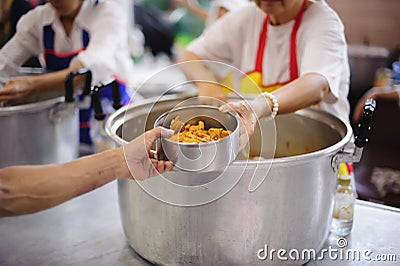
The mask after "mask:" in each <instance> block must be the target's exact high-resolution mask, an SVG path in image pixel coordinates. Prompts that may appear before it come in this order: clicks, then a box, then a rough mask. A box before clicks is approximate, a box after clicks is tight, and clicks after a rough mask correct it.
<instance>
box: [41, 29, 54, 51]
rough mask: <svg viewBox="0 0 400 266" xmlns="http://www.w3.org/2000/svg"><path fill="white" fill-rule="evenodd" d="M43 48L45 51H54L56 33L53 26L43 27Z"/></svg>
mask: <svg viewBox="0 0 400 266" xmlns="http://www.w3.org/2000/svg"><path fill="white" fill-rule="evenodd" d="M43 46H44V49H54V31H53V28H52V27H51V25H46V26H44V27H43Z"/></svg>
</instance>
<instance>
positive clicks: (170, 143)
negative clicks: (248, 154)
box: [154, 105, 239, 172]
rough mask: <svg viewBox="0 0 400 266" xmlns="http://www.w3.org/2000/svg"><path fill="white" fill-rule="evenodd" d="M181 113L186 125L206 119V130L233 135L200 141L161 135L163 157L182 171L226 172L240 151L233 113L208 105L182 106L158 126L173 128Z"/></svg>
mask: <svg viewBox="0 0 400 266" xmlns="http://www.w3.org/2000/svg"><path fill="white" fill-rule="evenodd" d="M178 116H179V117H180V119H181V120H182V121H183V122H184V123H185V124H191V125H197V124H199V123H200V124H202V122H203V123H204V128H205V130H209V129H210V128H223V129H224V130H227V131H229V134H228V135H227V136H224V137H223V138H220V139H218V140H212V141H207V142H200V143H188V142H178V141H176V140H173V139H168V138H161V140H159V141H158V142H157V155H158V158H159V159H163V160H169V161H171V162H173V163H174V164H175V167H176V168H178V169H179V170H182V171H188V172H197V171H201V172H212V171H223V170H224V168H225V167H227V166H228V165H229V164H231V163H232V162H233V160H235V158H236V156H237V154H238V152H239V121H238V120H237V117H236V116H235V115H234V114H233V113H231V112H226V113H224V112H221V111H219V110H218V108H217V107H213V106H206V105H193V106H185V107H178V108H175V109H173V110H171V111H169V112H166V113H164V114H162V115H161V116H160V117H158V118H157V120H156V121H155V123H154V126H155V127H156V126H163V127H166V128H170V127H171V122H172V121H173V120H174V119H175V118H176V117H178Z"/></svg>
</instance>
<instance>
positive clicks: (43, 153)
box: [0, 70, 91, 168]
mask: <svg viewBox="0 0 400 266" xmlns="http://www.w3.org/2000/svg"><path fill="white" fill-rule="evenodd" d="M86 73H87V71H86V70H85V71H84V72H76V73H72V75H70V79H69V80H71V82H72V78H73V77H74V76H76V75H80V74H86ZM90 79H91V78H90ZM88 80H89V78H88ZM71 86H72V83H71ZM66 90H67V91H68V92H67V95H65V96H64V92H46V93H39V94H35V95H33V96H31V97H30V98H28V99H26V100H25V101H24V102H23V103H21V104H19V105H16V106H9V107H0V132H1V137H0V147H1V152H0V168H2V167H6V166H11V165H24V164H48V163H61V162H67V161H70V160H72V159H75V158H77V157H78V155H79V117H78V109H77V104H76V102H74V99H73V96H72V93H73V88H72V87H71V88H68V89H66ZM66 98H68V99H66Z"/></svg>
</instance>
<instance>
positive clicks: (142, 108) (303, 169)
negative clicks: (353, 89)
mask: <svg viewBox="0 0 400 266" xmlns="http://www.w3.org/2000/svg"><path fill="white" fill-rule="evenodd" d="M181 101H182V99H179V98H174V97H164V98H162V99H161V100H159V101H158V102H155V101H154V100H152V99H151V100H149V101H146V102H144V103H142V104H136V105H132V106H127V107H125V108H123V109H121V110H119V111H117V112H116V113H115V114H113V115H112V116H111V117H110V118H109V120H108V121H107V123H106V131H107V132H108V134H109V135H110V136H111V137H112V138H113V139H114V140H115V141H116V142H117V143H119V144H120V145H122V144H124V143H126V141H129V140H131V139H133V138H135V137H136V136H138V135H140V134H141V133H143V131H144V129H150V128H152V125H153V124H154V120H155V119H156V118H157V117H158V116H159V115H160V114H162V113H164V112H165V111H168V110H171V109H172V108H173V107H174V106H175V105H177V104H178V103H180V102H181ZM276 130H277V142H276V152H275V153H276V156H278V157H279V158H275V159H271V158H269V156H270V154H271V151H272V154H273V153H274V147H275V143H274V141H273V140H274V137H273V136H272V135H271V134H270V133H271V132H273V131H274V123H273V122H271V121H267V120H261V121H260V126H259V128H258V130H257V132H256V134H255V135H254V136H253V137H252V139H251V151H250V154H252V155H255V156H262V157H264V158H265V159H260V160H255V161H246V160H236V161H234V162H233V163H232V164H231V165H230V166H229V167H228V168H227V169H225V171H224V172H223V174H222V176H219V173H216V174H213V173H206V174H204V173H184V172H169V173H166V174H164V175H163V176H157V177H153V178H150V179H148V180H146V181H142V182H140V183H139V182H136V181H134V180H130V179H120V180H119V181H118V191H119V204H120V209H121V219H122V224H123V228H124V231H125V235H126V237H127V239H128V242H129V244H130V245H131V246H132V247H133V248H134V249H135V250H136V252H138V253H139V254H140V255H141V256H143V257H144V258H145V259H147V260H149V261H150V262H152V263H155V264H157V265H158V264H160V265H258V264H262V265H265V264H274V263H276V264H278V265H281V264H285V263H286V264H291V265H297V264H302V263H304V262H305V261H307V260H308V258H306V259H305V260H301V259H300V260H296V261H293V260H290V259H289V260H288V261H282V260H278V259H277V257H276V253H275V257H274V258H273V260H271V259H269V258H267V259H266V260H260V258H259V257H261V258H263V256H264V255H265V254H264V253H263V252H262V250H263V249H265V247H266V246H267V248H268V251H267V252H270V250H271V249H275V250H278V249H285V250H286V251H287V252H289V251H290V250H292V249H297V250H298V251H299V252H300V254H301V252H302V251H303V250H304V249H313V250H315V251H316V252H318V251H319V250H320V249H321V248H322V245H323V243H324V241H325V240H326V239H327V236H328V232H329V229H330V223H331V217H332V210H333V202H334V195H335V191H336V184H337V183H336V182H337V164H338V163H339V161H341V160H348V159H349V158H350V157H351V156H350V155H349V156H345V155H346V153H344V152H342V150H343V149H344V147H345V145H346V144H349V141H350V139H351V135H352V131H351V127H350V126H349V124H348V123H347V122H344V121H341V120H339V119H337V118H335V117H333V116H332V115H330V114H328V113H325V112H323V111H320V110H317V109H305V110H301V111H298V112H296V113H294V114H290V115H282V116H278V117H277V118H276ZM262 133H267V134H262ZM269 140H271V141H269ZM261 142H263V143H262V145H261ZM266 173H268V175H267V176H266V178H265V180H264V181H263V182H262V183H261V185H260V186H259V187H258V188H257V189H255V190H254V189H253V190H250V189H249V188H250V186H249V183H251V182H252V178H253V180H254V178H255V179H258V180H262V179H263V177H265V174H266ZM238 174H240V176H241V178H240V179H238V180H237V182H236V180H234V179H235V176H237V175H238ZM216 177H218V178H216ZM165 180H167V181H165ZM216 180H217V181H216ZM232 180H233V185H232V182H231V181H232ZM215 181H216V182H215ZM171 182H175V183H178V184H179V186H180V187H179V188H177V187H176V186H171V185H170V184H169V183H171ZM221 187H224V188H227V187H228V188H229V189H227V190H226V191H225V193H220V192H221V191H219V189H220V188H221ZM189 188H190V189H189ZM215 192H217V193H216V194H215ZM207 198H208V199H210V200H209V201H207V202H202V203H201V200H204V199H207ZM287 255H288V254H287V253H286V256H287Z"/></svg>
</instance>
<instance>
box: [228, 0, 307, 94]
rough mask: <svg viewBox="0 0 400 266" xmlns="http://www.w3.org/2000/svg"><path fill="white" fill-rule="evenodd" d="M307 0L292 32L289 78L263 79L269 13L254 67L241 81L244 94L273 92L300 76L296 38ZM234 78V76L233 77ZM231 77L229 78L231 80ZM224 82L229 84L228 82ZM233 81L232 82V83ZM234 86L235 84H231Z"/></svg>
mask: <svg viewBox="0 0 400 266" xmlns="http://www.w3.org/2000/svg"><path fill="white" fill-rule="evenodd" d="M306 4H307V0H304V1H303V4H302V6H301V9H300V11H299V13H298V14H297V17H296V21H295V23H294V25H293V28H292V33H291V37H290V77H289V80H287V81H284V82H278V83H273V84H265V83H264V81H263V74H262V73H263V61H264V51H265V47H266V45H267V40H268V25H269V20H270V19H269V15H266V16H265V20H264V24H263V28H262V30H261V33H260V38H259V42H258V50H257V56H256V62H255V66H254V69H253V70H251V71H249V72H247V73H246V76H245V77H243V78H242V79H241V81H240V87H239V88H240V92H241V93H243V94H259V93H261V92H271V91H274V90H276V89H278V88H280V87H282V86H283V85H285V84H287V83H289V82H291V81H293V80H295V79H297V78H298V77H299V70H298V65H297V53H296V38H297V31H298V29H299V27H300V24H301V21H302V19H303V15H304V11H305V10H306ZM231 78H232V77H231ZM229 79H230V78H228V80H229ZM224 84H226V85H228V84H229V82H228V84H227V83H226V82H224ZM231 84H233V82H232V81H231V82H230V85H231ZM228 87H230V88H233V86H229V85H228Z"/></svg>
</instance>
